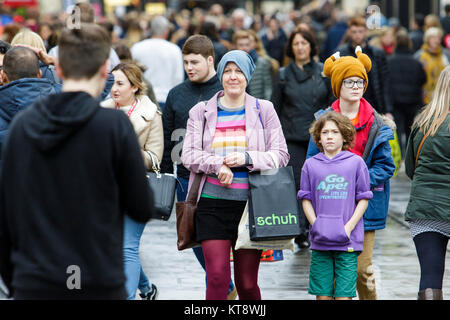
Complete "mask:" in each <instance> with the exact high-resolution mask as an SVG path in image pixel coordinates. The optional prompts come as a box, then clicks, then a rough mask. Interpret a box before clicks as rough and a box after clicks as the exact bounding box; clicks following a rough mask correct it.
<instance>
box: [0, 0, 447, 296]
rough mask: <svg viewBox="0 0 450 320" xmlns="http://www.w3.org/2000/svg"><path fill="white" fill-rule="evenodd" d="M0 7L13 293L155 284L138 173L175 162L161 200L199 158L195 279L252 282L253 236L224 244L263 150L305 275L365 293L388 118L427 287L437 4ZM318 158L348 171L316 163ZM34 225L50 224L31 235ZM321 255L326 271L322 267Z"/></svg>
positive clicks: (434, 270) (438, 244)
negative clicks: (326, 187) (407, 19)
mask: <svg viewBox="0 0 450 320" xmlns="http://www.w3.org/2000/svg"><path fill="white" fill-rule="evenodd" d="M0 8H1V14H2V15H1V16H2V20H1V25H0V36H1V38H2V40H0V70H1V71H0V102H1V103H0V147H1V150H0V151H1V153H0V156H1V158H0V159H1V171H0V172H1V180H0V185H1V190H0V208H1V210H0V212H1V213H0V275H1V276H2V278H3V280H4V282H5V283H6V285H7V286H8V288H9V289H10V294H11V296H13V297H15V298H18V299H20V298H22V299H29V298H36V297H41V298H54V297H65V298H100V299H103V298H115V299H119V298H120V299H122V298H128V299H135V296H136V292H137V290H138V289H139V291H140V296H141V298H142V299H149V300H154V299H156V296H157V293H158V289H157V287H156V285H155V284H153V283H151V282H150V280H149V278H148V277H147V275H146V274H145V273H144V271H143V269H142V266H141V264H140V259H139V241H140V238H141V235H142V233H143V231H144V228H145V226H146V222H147V221H148V219H149V217H150V215H151V212H152V210H153V208H152V204H153V200H152V196H151V194H150V192H149V191H148V186H147V182H146V180H145V172H146V171H155V170H159V168H160V167H161V170H162V172H166V173H175V174H177V177H178V181H179V184H178V185H177V191H176V193H177V199H178V201H183V200H184V199H185V198H186V196H187V193H188V191H189V189H190V187H191V186H192V182H193V176H195V174H196V173H202V174H203V177H202V180H201V184H200V192H199V198H198V199H197V201H198V210H197V215H196V240H197V241H198V242H200V243H201V246H200V247H196V248H194V249H193V252H194V254H195V256H196V257H197V259H198V261H199V263H200V265H201V266H202V267H203V269H204V270H205V272H206V277H205V278H206V298H207V299H234V298H235V297H236V294H238V295H239V298H240V299H252V300H257V299H261V293H260V290H259V286H258V268H259V262H260V256H261V252H260V251H259V250H251V249H239V250H234V242H235V241H236V237H237V226H238V224H239V221H240V218H241V215H242V212H243V209H244V207H245V204H246V202H247V199H248V188H249V187H248V173H249V172H251V171H256V172H258V171H262V170H266V169H269V168H272V167H273V166H274V163H273V158H272V156H273V155H275V156H276V158H277V160H278V161H277V162H278V165H279V166H281V167H283V166H286V165H289V166H292V168H293V172H294V178H295V184H296V189H297V190H300V192H299V201H298V209H299V211H300V223H299V225H300V235H299V236H298V237H297V238H296V241H295V242H296V243H297V245H298V246H299V247H300V248H302V249H303V248H311V249H312V250H313V260H312V263H311V273H310V290H309V292H310V293H311V294H313V295H316V296H317V298H318V299H324V298H336V299H339V298H352V297H355V296H356V295H358V297H359V298H360V299H377V293H376V286H375V285H374V282H373V279H374V274H373V268H372V252H373V247H374V241H375V230H380V229H383V228H385V225H386V217H387V211H388V203H389V193H390V183H389V180H390V178H391V177H392V176H393V175H394V172H395V173H396V172H398V170H399V168H400V166H401V165H402V162H401V161H396V162H394V159H393V155H392V154H393V152H392V150H391V144H392V141H395V140H394V136H397V135H396V134H398V140H399V143H400V149H401V150H402V155H401V158H402V159H404V161H405V167H406V173H407V175H408V176H409V177H410V178H411V179H413V188H412V191H411V198H410V202H409V205H408V208H407V212H406V219H407V220H408V221H409V222H410V225H411V232H412V236H413V239H414V243H415V245H416V249H417V254H418V257H419V262H420V267H421V279H420V288H419V294H418V297H419V298H421V299H422V298H424V299H428V298H434V299H439V298H442V291H441V290H442V281H443V266H444V265H445V248H446V247H447V243H448V238H449V226H448V223H449V221H450V220H449V219H450V218H449V217H448V214H446V213H445V212H446V211H449V210H447V209H446V206H445V199H444V198H442V199H441V200H442V201H441V200H440V198H439V197H440V196H441V193H442V196H444V195H445V191H446V189H445V187H444V186H445V185H448V182H449V181H447V180H448V179H447V180H446V178H447V176H448V175H446V174H445V172H446V171H445V170H447V171H448V164H449V154H448V152H447V150H448V148H445V145H446V143H447V142H448V141H446V140H445V138H448V132H449V126H448V123H447V122H448V108H449V91H448V88H449V77H448V74H449V72H448V70H449V67H448V66H449V64H450V53H449V50H448V48H449V45H450V41H449V30H448V25H449V23H448V21H449V16H450V6H446V8H445V11H446V16H445V17H443V18H442V19H441V20H440V19H439V18H438V17H437V16H435V15H427V16H426V17H423V16H420V15H416V16H415V17H414V19H412V21H411V27H410V28H409V30H407V29H406V28H404V27H401V26H400V25H399V24H398V23H397V24H396V23H395V22H392V21H391V24H389V22H388V20H387V19H381V21H382V23H383V24H384V25H383V26H382V28H380V29H379V30H371V29H369V28H368V27H367V21H366V18H367V17H366V16H364V15H355V16H354V17H347V16H346V14H344V13H343V12H341V11H339V9H338V8H337V7H333V6H332V5H331V4H330V3H329V2H328V1H325V2H324V4H323V6H322V7H320V6H319V7H313V6H305V8H304V9H302V10H301V11H293V12H291V13H290V14H289V15H283V14H282V13H281V12H275V13H273V14H259V15H256V14H255V15H251V14H249V13H248V12H247V11H245V10H243V9H235V10H233V11H231V12H230V13H229V14H226V13H224V11H223V8H222V7H221V6H220V5H218V4H214V5H212V6H211V7H210V9H209V10H202V9H200V8H195V9H194V10H192V12H190V11H187V10H182V11H180V12H178V13H175V12H170V11H168V13H167V15H156V16H154V15H149V14H146V13H138V12H136V11H130V12H128V13H126V14H124V15H113V16H110V17H107V18H105V17H96V16H95V14H94V10H93V7H92V5H90V4H89V3H79V4H77V5H76V7H75V8H74V10H73V11H72V12H71V14H72V17H73V15H74V14H78V15H79V17H78V18H79V23H80V25H78V26H76V27H75V28H65V23H66V21H67V18H68V15H67V14H65V13H63V14H61V15H53V16H52V15H42V16H41V17H40V19H37V20H36V19H28V20H20V19H7V17H8V12H7V11H5V10H4V7H2V6H1V5H0ZM308 8H309V9H308ZM183 66H184V68H183ZM216 69H217V73H216ZM405 74H408V77H405ZM424 105H425V106H426V107H425V109H423V110H422V107H424ZM114 109H117V110H118V111H120V112H116V111H115V110H114ZM421 110H422V111H421ZM419 112H420V113H419ZM418 114H419V115H418ZM383 119H385V120H383ZM347 129H349V130H347ZM352 129H353V130H352ZM395 130H397V132H393V131H395ZM261 132H262V135H263V139H262V138H261V136H260V133H261ZM423 137H425V139H423ZM261 141H264V144H261ZM326 141H328V142H326ZM87 142H89V143H87ZM86 143H87V144H86ZM16 144H21V146H23V147H21V148H14V146H15V145H16ZM85 145H87V146H88V147H86V149H85V150H82V147H83V146H85ZM418 151H420V152H418ZM94 154H95V155H94ZM18 159H21V161H18ZM94 159H95V160H94ZM415 161H416V163H415ZM323 163H327V164H328V163H329V167H327V170H328V169H329V170H331V171H333V170H334V169H333V170H332V169H331V168H334V166H337V167H339V166H340V165H338V164H341V165H342V166H344V167H347V166H349V167H351V169H352V170H356V171H355V172H356V173H355V172H353V171H352V172H350V171H351V170H350V171H345V170H342V171H341V169H340V167H339V168H337V169H336V172H334V171H333V172H331V171H330V172H328V171H327V170H317V167H320V166H321V165H323ZM414 163H415V164H414ZM83 170H84V171H83ZM436 170H440V171H439V172H441V173H442V174H438V176H439V177H437V176H436V174H435V172H436ZM327 172H328V173H327ZM325 173H327V174H328V176H329V175H330V174H337V175H339V176H343V177H345V176H346V175H347V174H349V175H351V178H348V179H347V178H345V179H346V181H348V182H349V183H350V188H349V189H348V190H347V191H346V192H347V193H346V198H345V199H347V200H348V199H350V198H348V197H347V196H348V195H350V197H351V199H353V198H354V199H355V201H354V203H353V205H354V206H353V205H352V206H348V205H347V204H346V203H345V201H342V206H343V207H345V210H344V211H345V212H344V211H343V213H342V217H343V218H344V220H345V221H346V223H347V224H345V226H342V228H341V229H340V230H338V229H339V228H337V227H336V226H333V227H330V224H329V223H327V222H326V221H327V219H329V217H328V216H327V214H329V211H330V210H329V209H325V211H326V212H322V211H320V210H318V209H319V208H322V207H324V208H327V207H328V204H327V202H326V201H322V200H321V201H318V199H319V198H317V199H316V198H315V196H313V195H312V194H313V193H314V190H313V188H315V187H317V185H316V184H320V183H321V181H326V180H327V178H328V176H327V174H325ZM324 174H325V176H323V177H322V175H324ZM355 175H356V176H355ZM17 177H20V178H17ZM49 177H50V178H49ZM327 182H328V181H327ZM67 185H68V186H69V187H68V188H66V189H65V190H64V191H62V190H61V189H64V186H67ZM87 185H88V186H87ZM24 186H26V187H25V189H24ZM93 188H95V189H93ZM24 190H25V192H26V193H27V194H29V196H28V199H29V201H27V202H26V203H24V201H21V198H20V197H19V196H18V194H20V193H21V192H23V191H24ZM317 191H319V188H318V187H317ZM55 192H58V193H60V198H59V199H60V200H56V199H55V198H53V197H51V195H52V194H54V193H55ZM423 194H433V195H434V196H436V195H437V197H438V201H436V202H433V204H431V203H428V202H427V201H425V200H424V196H423ZM74 195H76V196H74ZM48 197H50V198H48ZM319 197H320V196H319ZM320 199H321V198H320ZM341 200H342V199H341ZM352 201H353V200H352ZM441 202H442V203H441ZM30 212H31V213H30ZM59 212H64V215H61V216H59V215H58V213H59ZM79 212H82V213H83V214H82V215H81V217H79V215H77V213H79ZM27 213H28V214H27ZM75 217H77V218H75ZM342 217H341V218H342ZM83 219H86V221H89V224H88V225H87V224H83V221H84V220H83ZM316 220H317V221H319V223H317V221H316ZM30 226H35V228H31V227H30ZM75 228H79V230H81V231H77V235H76V237H71V234H72V233H73V232H72V231H73V230H75ZM330 228H331V229H330ZM17 230H21V231H22V232H17ZM77 230H78V229H77ZM42 232H46V233H49V234H52V236H51V237H49V239H41V241H36V242H33V239H32V237H31V236H30V235H37V234H39V233H42ZM52 232H53V233H52ZM327 232H331V233H332V234H331V235H329V234H327ZM336 233H340V234H338V235H336ZM16 234H20V236H16ZM119 235H120V237H118V236H119ZM122 235H123V237H122ZM336 237H338V238H339V239H338V240H337V238H336ZM324 238H327V239H328V240H326V241H325V242H327V241H328V242H327V243H326V244H325V245H324V244H323V239H324ZM100 239H102V240H100ZM105 239H106V240H105ZM95 241H99V243H98V245H94V246H93V245H92V243H93V242H95ZM321 241H322V242H321ZM336 241H337V242H338V244H336ZM330 243H331V244H330ZM47 247H48V250H47V251H46V255H42V256H39V255H37V254H36V252H38V251H39V250H40V248H46V249H47ZM66 248H71V250H70V252H71V253H72V254H70V253H64V252H65V251H64V250H65V249H66ZM85 249H86V253H85V254H80V252H79V251H78V250H85ZM230 250H232V252H233V260H234V281H235V282H233V277H232V276H231V267H230ZM335 251H338V253H339V254H336V252H335ZM341 251H347V253H351V254H341ZM436 252H437V253H439V254H435V253H436ZM12 257H14V259H13V258H12ZM54 257H58V258H57V259H56V260H54ZM122 257H123V259H122V260H123V261H119V260H120V259H121V258H122ZM68 258H70V259H71V260H70V261H74V262H73V264H74V265H76V266H80V267H81V268H83V270H89V271H88V272H87V274H88V276H87V278H85V277H86V276H84V277H83V279H84V280H83V281H85V282H83V283H82V285H83V288H86V291H83V292H78V293H74V292H69V291H67V290H64V288H66V283H65V279H64V275H65V274H66V273H64V272H63V275H62V276H61V275H60V274H61V270H62V269H61V268H63V267H64V271H65V270H66V268H67V267H70V266H64V263H65V261H66V259H68ZM99 259H102V260H101V261H100V260H99ZM334 263H339V268H337V269H336V270H334V271H333V270H332V268H329V267H324V266H330V265H333V264H334ZM106 265H108V268H109V269H108V270H111V272H110V273H108V274H104V275H103V274H101V270H102V268H105V266H106ZM37 266H40V267H41V268H38V267H37ZM58 268H60V269H61V270H59V269H58ZM57 269H58V270H59V271H58V270H57ZM338 269H339V270H340V271H343V272H344V274H346V276H345V277H344V278H342V277H340V276H341V275H338V273H339V272H337V271H339V270H338ZM324 274H326V278H323V279H321V277H322V275H324ZM53 275H54V277H53ZM333 283H335V285H333ZM62 285H64V288H62V287H61V286H62ZM75 285H76V284H75ZM42 288H48V290H47V291H46V294H44V295H42V296H39V293H40V291H41V289H42ZM356 292H357V294H356Z"/></svg>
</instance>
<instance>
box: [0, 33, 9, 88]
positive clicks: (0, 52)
mask: <svg viewBox="0 0 450 320" xmlns="http://www.w3.org/2000/svg"><path fill="white" fill-rule="evenodd" d="M9 49H11V45H10V44H9V43H8V42H6V41H3V40H0V70H2V69H3V57H4V56H5V54H6V52H8V50H9ZM1 85H3V81H2V77H0V86H1Z"/></svg>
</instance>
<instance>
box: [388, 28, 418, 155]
mask: <svg viewBox="0 0 450 320" xmlns="http://www.w3.org/2000/svg"><path fill="white" fill-rule="evenodd" d="M395 43H396V44H395V53H394V54H393V55H392V56H390V57H389V58H388V66H389V70H390V72H391V85H390V94H391V97H392V104H393V107H394V110H393V115H394V119H395V123H396V125H397V133H398V140H399V143H400V148H401V151H402V155H403V156H404V155H405V149H406V143H405V142H406V141H408V138H409V134H410V132H411V125H412V123H413V121H414V117H415V116H416V115H417V113H418V111H419V109H420V108H421V107H422V106H423V104H424V103H423V98H422V87H423V85H424V84H425V82H426V81H427V75H426V73H425V71H424V70H423V67H422V64H421V63H420V62H419V61H417V60H416V59H414V57H413V52H412V51H411V47H412V42H411V40H410V39H409V36H408V33H407V32H406V31H399V32H398V33H397V35H396V37H395ZM405 75H408V76H405ZM403 135H405V142H403Z"/></svg>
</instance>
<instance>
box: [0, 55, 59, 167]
mask: <svg viewBox="0 0 450 320" xmlns="http://www.w3.org/2000/svg"><path fill="white" fill-rule="evenodd" d="M0 78H1V81H0V82H2V83H3V86H1V87H0V159H1V158H2V156H1V149H2V146H3V141H4V139H5V137H6V135H7V133H8V131H9V125H10V123H11V121H12V120H13V119H14V117H15V116H16V115H17V114H18V113H20V112H22V111H23V110H25V109H27V108H29V107H31V106H32V105H33V103H34V102H35V101H36V100H38V99H40V98H45V97H47V96H48V95H50V94H55V93H58V92H60V91H61V85H59V84H56V83H54V82H52V81H50V80H48V79H46V78H42V70H41V69H40V68H39V59H38V57H37V56H36V54H35V53H34V52H33V51H32V50H30V49H28V48H24V47H14V48H12V49H10V50H9V51H8V52H6V54H5V56H4V58H3V68H2V70H1V71H0Z"/></svg>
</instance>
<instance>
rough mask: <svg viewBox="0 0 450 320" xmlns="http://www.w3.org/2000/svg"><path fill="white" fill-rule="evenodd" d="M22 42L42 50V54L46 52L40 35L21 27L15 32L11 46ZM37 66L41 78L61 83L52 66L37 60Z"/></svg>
mask: <svg viewBox="0 0 450 320" xmlns="http://www.w3.org/2000/svg"><path fill="white" fill-rule="evenodd" d="M24 44H25V45H28V46H31V47H33V48H36V49H38V50H42V51H43V52H44V54H47V49H46V48H45V45H44V41H43V40H42V38H41V36H40V35H39V34H37V33H36V32H33V31H31V30H29V29H22V31H21V32H19V33H18V34H16V36H15V37H14V38H13V39H12V41H11V45H12V46H16V45H24ZM39 68H40V69H41V72H42V75H41V77H42V78H44V79H48V80H50V81H51V82H53V83H61V79H59V77H58V75H57V74H56V71H55V67H54V66H52V65H47V64H45V63H44V62H42V61H41V60H39Z"/></svg>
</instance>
